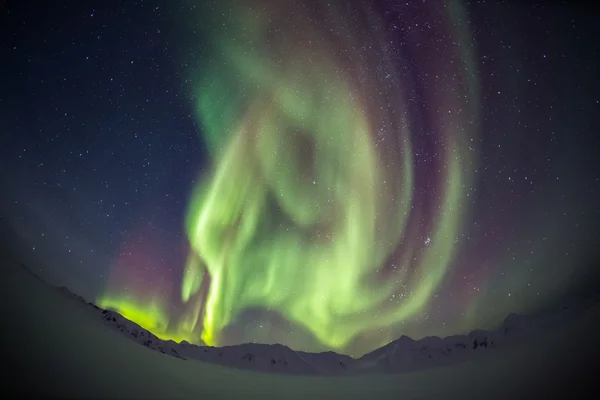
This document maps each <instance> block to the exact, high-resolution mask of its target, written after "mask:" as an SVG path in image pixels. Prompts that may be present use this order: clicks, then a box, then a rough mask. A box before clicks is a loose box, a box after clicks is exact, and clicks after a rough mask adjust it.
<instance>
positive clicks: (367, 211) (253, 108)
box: [99, 1, 476, 351]
mask: <svg viewBox="0 0 600 400" xmlns="http://www.w3.org/2000/svg"><path fill="white" fill-rule="evenodd" d="M225 3H226V4H225ZM242 3H243V6H242ZM356 3H357V4H360V2H356ZM363 3H364V2H363ZM218 4H219V6H217V7H216V8H215V9H214V10H212V12H209V11H210V10H208V9H209V7H207V8H206V9H202V11H201V13H203V17H202V19H203V21H209V20H210V21H211V23H207V24H203V25H204V27H203V28H202V29H204V30H205V32H204V33H206V37H209V38H211V39H214V40H212V41H211V42H210V43H207V44H205V49H208V50H205V51H207V52H208V53H209V54H210V57H206V58H207V59H208V60H210V61H204V62H203V64H202V65H200V66H196V67H197V69H190V71H189V80H188V82H191V83H192V92H193V93H192V98H193V99H194V101H195V105H196V110H197V117H198V118H199V121H200V123H201V125H202V133H203V134H204V135H205V138H204V139H205V141H206V143H207V144H208V146H209V148H210V149H211V153H212V156H213V161H214V162H213V167H212V169H211V171H210V173H208V174H205V175H204V176H203V177H202V179H201V183H200V184H198V186H197V187H196V189H195V191H194V192H193V194H192V197H191V200H190V203H189V212H188V216H187V219H186V229H187V235H188V238H189V243H190V247H191V251H190V255H189V258H188V262H187V264H186V265H185V267H184V274H183V278H182V284H181V302H182V304H184V306H185V310H184V312H182V313H181V314H180V315H179V316H178V318H174V319H173V320H171V321H170V320H169V317H168V314H169V313H168V312H167V311H166V310H167V307H166V306H165V307H160V306H159V305H157V304H155V303H153V304H144V302H142V301H136V300H135V299H134V298H132V297H130V296H126V295H124V294H123V293H117V292H115V291H111V290H108V291H107V292H106V293H105V294H104V295H103V296H102V297H101V299H100V301H99V305H100V306H101V307H106V308H112V309H116V310H118V311H120V312H121V313H124V315H125V316H126V317H128V318H130V319H132V320H134V321H136V322H138V323H140V325H142V326H143V327H145V328H147V329H149V330H151V331H152V332H154V333H155V334H157V336H159V337H162V338H170V339H173V340H177V341H180V340H187V341H189V342H192V343H200V342H201V341H202V342H204V343H205V344H208V345H219V344H220V338H219V335H220V333H221V332H222V331H223V330H224V329H225V328H226V327H227V326H229V325H230V324H232V323H235V321H236V318H238V317H239V316H240V314H241V313H242V312H244V311H245V310H248V309H266V310H270V311H274V312H277V313H279V314H280V315H281V316H282V317H283V318H285V319H286V320H287V321H289V322H291V323H293V324H295V325H296V326H299V327H302V328H303V329H304V330H306V331H308V332H310V333H311V334H312V335H314V338H315V339H316V340H317V341H318V342H319V343H320V344H321V345H322V347H323V348H327V349H333V350H337V351H345V350H346V349H349V348H350V347H351V344H352V342H353V340H356V339H357V338H358V337H360V336H368V337H370V336H369V335H372V333H373V332H378V333H379V334H378V335H376V339H374V340H372V341H371V342H370V343H369V348H368V349H367V350H371V349H373V348H375V347H377V346H380V345H382V344H384V343H386V342H389V341H390V340H392V339H394V338H395V337H393V336H392V335H393V332H392V330H391V329H389V328H390V327H393V326H398V324H401V323H402V322H403V321H406V320H408V319H410V318H413V317H415V316H416V315H418V314H419V312H421V311H422V310H423V309H424V308H425V307H426V306H427V304H428V301H429V300H430V298H431V296H433V295H434V294H435V292H436V289H437V288H438V287H439V285H440V284H441V282H442V281H443V279H444V277H445V276H446V275H447V273H448V271H449V269H450V267H451V265H452V261H453V257H454V253H455V249H456V242H457V240H458V237H459V235H460V233H461V229H462V223H463V221H464V219H465V206H464V202H465V195H466V190H467V188H468V187H469V185H470V176H471V168H473V164H474V160H473V159H472V158H471V157H470V153H469V152H468V151H466V150H465V149H466V148H467V145H466V143H467V141H468V140H469V137H470V135H472V134H473V133H474V132H473V131H474V126H475V123H474V122H473V121H474V120H475V115H474V111H473V110H474V109H475V106H474V102H475V101H476V85H475V83H474V82H473V79H474V78H473V76H474V75H475V73H474V71H473V68H472V63H471V62H470V60H469V57H470V55H469V53H468V51H466V50H465V49H466V48H467V47H466V46H468V45H469V44H468V43H465V41H466V40H467V39H468V33H466V32H467V31H466V30H465V28H464V26H465V23H464V17H463V16H462V9H461V8H460V5H458V4H457V3H454V2H451V3H448V7H444V8H443V13H445V14H444V15H443V18H444V21H445V23H444V24H443V25H444V26H443V27H442V28H437V29H440V30H444V33H443V34H444V35H446V36H445V41H446V42H448V41H450V40H455V41H456V43H455V44H454V45H453V46H454V47H453V48H452V50H451V51H447V50H446V51H445V52H444V51H439V52H437V55H436V56H437V57H438V59H437V60H436V63H435V64H436V65H432V66H428V67H427V68H428V70H429V71H437V73H439V74H440V76H443V75H445V74H448V75H449V74H450V73H452V72H454V71H458V72H455V75H454V77H455V79H452V80H451V81H450V79H449V78H448V77H446V78H444V80H443V85H444V89H443V90H441V89H440V88H430V89H428V90H429V91H428V92H427V98H428V101H430V102H431V103H432V104H435V107H434V106H432V109H434V108H436V107H437V111H435V110H433V111H431V112H430V114H428V115H427V118H429V119H432V120H433V121H434V122H432V124H433V125H434V129H435V130H436V140H435V143H436V151H437V152H439V153H440V154H441V158H442V159H443V163H441V164H440V165H436V166H435V168H430V170H429V172H428V173H427V174H426V175H427V176H428V177H429V178H428V179H429V182H433V184H434V185H433V186H430V185H428V187H429V190H430V191H432V193H434V194H433V195H431V194H430V197H431V198H433V201H432V202H431V204H429V205H428V206H427V209H424V207H423V206H422V204H419V199H420V196H421V195H420V192H418V191H417V188H418V187H419V186H418V185H419V179H420V176H421V175H422V174H421V175H420V172H419V171H418V170H417V167H416V162H415V153H414V149H413V139H412V138H411V134H412V130H411V123H412V122H411V118H410V116H409V115H408V107H407V106H406V98H405V92H406V91H407V90H408V86H409V84H410V82H403V80H402V79H401V76H400V74H399V73H398V71H397V69H398V67H397V65H395V64H394V62H392V61H391V60H390V59H389V55H388V54H387V53H386V52H385V51H383V50H382V49H383V48H384V47H385V40H384V34H383V29H382V28H381V25H382V22H381V21H379V20H378V19H377V18H376V17H375V13H374V12H372V11H371V10H368V9H366V8H364V6H361V8H360V9H359V10H360V11H361V12H360V13H354V14H353V15H354V17H353V18H352V19H349V18H343V16H344V15H347V14H348V11H347V10H346V7H347V4H348V3H347V2H345V1H339V2H330V4H328V5H325V4H324V3H320V2H310V6H307V5H306V4H307V2H304V3H302V2H290V3H289V4H287V3H286V4H287V5H286V7H284V8H285V9H282V7H277V6H276V4H275V2H273V1H250V2H219V3H218ZM429 7H433V8H435V10H434V11H435V12H436V13H437V14H440V12H442V11H441V10H442V8H441V3H440V5H439V6H437V7H436V6H429ZM438 8H439V9H438ZM225 10H226V12H225ZM199 13H200V12H199ZM206 13H209V14H208V15H210V16H211V17H212V19H210V18H208V17H207V16H206ZM432 13H433V11H432ZM357 15H358V16H357ZM193 16H194V15H192V17H193ZM438 17H439V15H438ZM461 19H462V21H460V20H461ZM457 21H459V22H462V24H459V23H456V22H457ZM460 27H462V28H460ZM440 35H442V34H441V33H440ZM366 39H369V40H370V42H371V43H374V42H375V43H378V44H379V46H365V45H364V43H365V41H366ZM415 40H418V39H415ZM419 40H420V39H419ZM422 40H426V39H424V38H422ZM430 40H431V39H430ZM446 42H445V43H444V44H443V46H445V47H443V48H447V47H448V46H449V45H448V43H446ZM433 49H435V46H433V47H432V50H430V51H431V52H433V51H434V50H433ZM429 56H430V57H431V54H430V55H429ZM395 63H396V64H397V61H396V62H395ZM378 66H383V68H384V70H385V71H386V72H384V73H382V72H381V68H378ZM448 70H450V72H447V71H448ZM465 71H466V72H465ZM430 73H431V72H430ZM383 75H385V79H384V76H383ZM441 79H442V77H440V80H439V81H438V83H439V84H440V85H441V84H442V83H441V82H442V81H441ZM439 110H444V111H443V112H439ZM469 110H471V111H469ZM420 190H422V189H421V188H419V191H420ZM432 214H434V215H432ZM411 219H413V220H414V221H417V222H413V223H412V224H411V223H410V220H411ZM423 226H426V227H427V233H426V235H425V236H426V237H427V238H428V239H427V242H426V243H424V240H425V239H424V236H423V235H422V234H421V233H422V227H423ZM204 286H206V290H205V291H203V290H202V288H203V287H204ZM392 298H394V299H395V300H394V301H390V299H392ZM398 299H401V300H398ZM380 332H384V333H380Z"/></svg>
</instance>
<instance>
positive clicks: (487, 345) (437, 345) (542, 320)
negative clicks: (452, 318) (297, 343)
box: [59, 288, 595, 375]
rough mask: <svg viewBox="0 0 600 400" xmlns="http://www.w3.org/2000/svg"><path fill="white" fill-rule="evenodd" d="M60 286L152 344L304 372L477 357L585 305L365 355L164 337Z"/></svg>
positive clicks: (421, 365) (246, 365)
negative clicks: (217, 344) (199, 342)
mask: <svg viewBox="0 0 600 400" xmlns="http://www.w3.org/2000/svg"><path fill="white" fill-rule="evenodd" d="M59 291H60V292H61V293H62V294H63V295H67V296H69V297H71V298H73V300H75V301H79V302H82V303H85V304H87V305H88V306H89V307H90V309H91V310H93V312H96V313H97V314H98V317H99V318H102V320H103V321H104V323H105V324H107V325H108V326H110V327H112V328H113V329H117V330H119V331H121V332H122V333H123V334H124V335H126V336H127V337H129V338H130V339H131V340H133V341H135V342H136V343H138V344H140V345H142V346H145V347H147V348H148V349H151V350H154V351H157V352H160V353H163V354H167V355H170V356H173V357H176V358H180V359H185V360H199V361H203V362H208V363H213V364H220V365H225V366H229V367H234V368H242V369H250V370H255V371H261V372H278V373H291V374H301V375H314V374H325V375H339V374H359V373H395V372H407V371H413V370H420V369H427V368H433V367H439V366H447V365H452V364H456V363H460V362H464V361H468V360H473V359H475V358H478V357H482V356H485V355H486V354H490V353H493V352H494V351H495V350H496V349H499V348H503V347H507V346H511V345H517V344H519V343H527V341H530V340H536V336H537V335H539V334H541V333H543V330H545V329H548V328H551V327H552V326H556V325H558V324H560V322H563V321H564V320H565V319H568V318H569V317H572V316H574V315H575V314H577V313H578V311H581V308H582V307H581V305H580V306H578V307H573V306H571V307H562V308H561V309H559V310H555V311H554V312H549V313H546V314H541V315H537V316H535V315H527V316H526V315H517V314H510V315H509V316H508V317H506V319H505V320H504V322H503V323H502V324H501V325H500V326H499V327H498V328H497V329H496V330H493V331H484V330H475V331H472V332H471V333H469V334H467V335H455V336H449V337H446V338H440V337H425V338H423V339H420V340H413V339H411V338H409V337H407V336H402V337H400V338H399V339H397V340H395V341H393V342H391V343H389V344H387V345H385V346H383V347H381V348H379V349H376V350H374V351H372V352H370V353H368V354H366V355H364V356H363V357H361V358H359V359H354V358H351V357H349V356H347V355H342V354H337V353H334V352H324V353H307V352H303V351H294V350H292V349H290V348H289V347H287V346H283V345H279V344H275V345H269V344H257V343H247V344H241V345H236V346H224V347H211V346H203V345H200V346H198V345H193V344H190V343H188V342H185V341H184V342H181V343H176V342H174V341H172V340H161V339H159V338H158V337H156V336H155V335H154V334H152V333H150V332H148V331H147V330H145V329H143V328H141V327H140V326H139V325H137V324H136V323H134V322H132V321H129V320H127V319H126V318H125V317H123V316H121V315H120V314H119V313H117V312H115V311H110V310H103V309H101V308H99V307H97V306H96V305H94V304H92V303H90V302H86V301H85V300H84V299H83V298H82V297H80V296H77V295H75V294H74V293H72V292H70V291H69V290H68V289H66V288H60V289H59ZM594 304H595V303H594ZM588 306H589V304H588ZM584 308H585V307H584Z"/></svg>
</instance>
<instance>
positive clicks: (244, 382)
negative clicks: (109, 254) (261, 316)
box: [0, 266, 599, 399]
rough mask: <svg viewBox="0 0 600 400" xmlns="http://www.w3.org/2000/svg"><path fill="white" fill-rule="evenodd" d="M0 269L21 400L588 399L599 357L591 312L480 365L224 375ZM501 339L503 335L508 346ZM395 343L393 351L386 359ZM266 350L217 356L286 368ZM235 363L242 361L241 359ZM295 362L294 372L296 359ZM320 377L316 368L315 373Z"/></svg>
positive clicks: (7, 377) (518, 321)
mask: <svg viewBox="0 0 600 400" xmlns="http://www.w3.org/2000/svg"><path fill="white" fill-rule="evenodd" d="M1 272H2V276H1V277H0V278H1V279H0V282H1V284H2V285H3V287H2V290H0V296H1V297H0V299H1V301H0V315H2V319H3V321H4V323H3V329H2V333H3V339H4V340H3V341H2V343H3V347H2V352H3V353H2V360H3V363H4V365H5V366H8V369H7V370H6V371H5V374H4V376H3V378H4V379H3V383H2V386H3V393H9V394H10V393H12V392H13V391H15V390H16V391H18V392H19V393H20V394H26V393H30V394H31V393H33V394H35V393H37V394H44V395H47V396H58V397H62V396H74V397H79V398H81V397H85V398H90V397H95V398H98V397H101V398H114V397H129V398H207V399H237V398H243V399H248V398H263V399H271V398H273V399H284V398H285V399H306V398H316V399H321V398H323V399H324V398H344V399H375V398H376V399H414V398H419V399H425V398H426V399H448V398H461V399H478V398H485V399H505V398H511V399H514V398H540V396H542V395H548V394H552V395H554V396H558V395H560V394H561V393H564V391H566V390H568V391H569V392H568V394H569V396H571V397H570V398H589V397H585V396H583V390H584V389H585V390H587V389H588V388H589V386H586V385H590V384H591V383H590V382H592V383H594V384H595V382H593V381H584V380H582V378H584V377H585V374H586V371H587V372H589V371H591V370H588V368H587V367H588V363H591V361H594V362H595V360H596V356H597V342H596V340H595V338H596V337H598V333H599V329H598V322H599V320H598V306H597V305H595V306H593V307H588V308H586V309H585V311H583V312H577V313H574V315H573V316H572V318H569V319H568V324H567V323H564V324H562V325H560V324H559V325H553V329H551V330H548V334H545V335H541V334H540V333H537V334H535V335H534V337H535V340H529V341H526V340H520V339H519V340H517V341H516V342H515V343H510V345H509V342H510V341H509V340H508V339H507V341H506V342H505V344H502V345H500V344H498V346H497V347H496V348H495V350H494V351H493V352H489V351H488V350H489V349H490V347H489V343H491V340H490V342H489V343H488V348H486V347H483V348H481V346H479V345H478V347H477V348H476V349H471V350H469V351H470V352H479V354H484V352H487V354H489V355H490V356H489V357H475V358H469V359H468V360H466V361H464V362H458V363H454V364H452V365H447V366H438V367H436V368H427V369H417V370H413V371H411V372H405V373H400V374H397V373H395V374H387V373H386V374H377V373H364V374H358V375H356V374H353V375H351V376H335V377H332V376H323V375H322V374H318V375H316V374H313V375H308V376H306V375H305V376H301V375H297V374H269V373H257V372H253V371H245V370H239V369H233V368H227V367H224V366H221V365H217V364H214V363H212V361H211V362H210V363H209V362H201V361H194V360H191V358H194V357H192V355H193V354H192V353H193V352H196V351H198V349H200V351H202V352H203V349H202V348H197V347H192V346H188V347H191V349H185V351H184V350H182V351H181V354H182V357H184V358H187V359H186V360H183V359H181V358H177V357H172V356H169V355H168V352H166V351H165V353H167V354H162V353H161V352H160V351H150V350H149V349H148V348H145V347H144V346H142V345H137V344H135V343H134V340H133V339H136V338H135V337H133V336H132V335H131V334H130V333H131V332H132V330H129V332H130V333H128V334H127V335H124V333H125V332H121V330H120V329H119V328H118V325H119V324H122V321H121V322H118V319H117V318H116V317H115V321H112V317H111V318H110V321H107V320H105V319H103V318H102V316H103V315H104V316H106V315H112V314H108V312H107V313H105V314H102V311H101V310H96V309H95V308H94V307H93V306H90V305H88V304H86V303H85V302H83V301H74V299H73V298H72V297H69V296H65V295H64V294H61V293H60V292H59V291H58V290H57V289H55V288H52V287H50V286H48V285H46V284H44V283H43V282H40V281H37V280H35V279H33V278H32V276H29V275H27V274H26V273H24V272H23V271H21V270H19V269H18V268H4V266H3V268H2V271H1ZM558 315H559V314H556V315H554V316H551V317H546V318H545V319H542V320H541V322H539V324H541V325H544V324H551V323H552V322H551V321H552V319H553V318H554V320H555V321H556V320H564V318H563V317H561V316H558ZM523 318H525V317H511V318H509V319H508V320H507V324H506V325H509V326H512V327H513V328H516V329H514V330H513V332H518V331H519V327H521V326H522V325H527V324H525V323H524V321H527V319H523ZM509 326H506V328H509ZM536 326H538V325H536ZM509 331H510V330H509ZM509 331H507V333H506V334H505V336H506V338H510V337H511V336H510V335H509V334H508V332H509ZM481 334H484V333H476V334H475V335H474V336H473V338H478V339H477V340H478V343H479V340H480V339H481V338H480V336H478V335H481ZM484 335H485V334H484ZM138 336H139V335H138ZM464 339H465V338H464V337H456V338H447V339H443V340H442V339H439V338H434V339H430V338H429V339H425V340H423V341H411V340H410V339H408V338H400V339H399V340H398V341H396V342H394V343H393V344H390V345H388V346H385V347H384V348H382V349H379V350H377V352H374V353H371V354H370V355H367V356H365V357H363V359H361V360H358V361H357V363H358V362H359V363H361V365H364V364H365V363H366V362H367V361H370V362H373V361H374V360H376V359H377V358H378V357H381V358H380V359H379V360H378V361H377V362H376V363H375V364H374V365H378V366H380V367H381V366H382V365H383V366H386V365H393V364H394V363H397V364H398V365H400V364H401V363H402V362H406V361H402V360H404V358H402V357H392V355H399V354H401V353H402V352H404V353H407V352H408V353H410V354H413V353H416V354H413V355H412V356H411V357H412V358H411V361H410V363H409V364H410V365H413V366H414V365H419V362H421V361H419V360H423V359H427V360H429V357H428V356H425V354H426V353H429V354H436V353H435V352H433V353H432V350H431V349H436V351H440V349H441V348H442V344H450V343H454V344H456V343H463V342H464ZM482 340H484V339H482ZM511 340H512V339H511ZM484 341H485V340H484ZM417 343H419V344H417ZM422 344H425V345H426V346H427V349H426V350H424V352H423V354H420V353H419V351H414V348H415V346H417V347H416V348H417V349H419V347H418V346H419V345H421V346H422ZM464 344H465V345H466V343H464ZM394 345H397V346H395V350H394V351H392V349H394ZM178 346H179V348H181V347H186V346H185V345H184V346H181V345H178ZM267 347H268V346H267ZM234 348H235V349H234ZM272 348H273V349H274V350H273V352H272V353H267V352H265V350H264V349H265V348H264V347H263V346H260V345H253V346H247V345H243V346H232V347H231V348H225V349H223V352H225V351H227V356H225V355H224V357H226V358H229V357H231V359H232V360H233V361H235V362H236V363H238V364H239V363H240V361H239V360H238V356H239V358H240V359H241V358H243V356H244V355H245V354H246V353H245V351H246V350H248V352H250V353H252V354H254V353H256V356H257V358H256V359H255V360H256V364H258V365H259V366H260V368H263V367H264V363H263V362H262V361H258V360H259V359H263V358H264V359H266V360H268V362H271V361H270V358H272V357H273V356H274V355H280V354H283V355H285V357H286V360H287V361H288V365H289V364H290V360H292V359H293V358H292V357H293V354H292V353H293V352H292V353H289V351H291V350H289V349H287V348H284V347H283V346H274V347H272ZM501 349H502V350H501ZM213 350H216V351H217V352H218V351H219V350H217V349H213ZM230 350H231V351H230ZM467 350H468V349H466V348H465V349H464V353H463V354H465V355H466V354H468V353H467ZM480 350H481V351H480ZM209 351H212V350H209ZM184 353H185V354H186V355H183V354H184ZM217 354H218V353H217ZM224 354H225V353H224ZM295 354H296V355H298V357H299V358H300V359H302V360H304V361H305V362H306V363H307V364H310V365H311V366H315V365H319V366H320V367H321V368H324V366H327V365H329V366H331V365H334V363H335V361H336V360H337V358H336V357H337V355H335V354H331V353H323V354H321V355H307V354H305V353H300V352H298V353H295ZM211 356H212V357H214V354H212V355H211ZM288 356H289V357H290V358H289V359H288ZM437 356H439V357H443V355H440V354H438V355H437ZM217 357H218V355H217ZM341 357H342V358H343V357H344V356H341ZM432 357H433V356H432ZM457 358H458V357H457ZM315 360H317V361H315ZM325 360H328V361H325ZM382 360H387V361H385V362H384V361H382ZM276 361H277V360H276ZM241 362H248V363H251V361H248V360H247V359H245V360H242V361H241ZM426 362H428V361H426ZM298 365H304V364H301V363H300V362H299V364H298ZM357 365H358V364H357ZM236 366H238V365H236ZM313 368H314V367H313ZM394 368H396V367H394ZM314 369H315V370H316V369H317V368H314ZM392 369H393V368H392ZM318 372H323V371H322V370H321V369H319V371H318ZM325 372H326V371H325ZM371 372H375V371H373V370H371ZM575 373H578V374H579V375H577V374H575ZM561 391H563V392H561ZM572 396H575V397H572ZM565 398H566V397H565Z"/></svg>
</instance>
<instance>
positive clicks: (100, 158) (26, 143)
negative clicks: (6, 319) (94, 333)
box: [0, 0, 600, 355]
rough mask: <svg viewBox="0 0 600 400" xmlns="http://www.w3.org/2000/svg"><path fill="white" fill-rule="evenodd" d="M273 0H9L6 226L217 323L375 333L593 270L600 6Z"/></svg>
mask: <svg viewBox="0 0 600 400" xmlns="http://www.w3.org/2000/svg"><path fill="white" fill-rule="evenodd" d="M282 3H284V2H283V1H275V0H265V1H259V0H253V1H248V2H232V1H221V2H210V1H206V2H193V1H173V2H159V1H123V2H104V1H102V2H100V1H86V2H64V3H62V2H47V3H44V4H41V3H40V2H28V1H8V2H6V1H5V2H3V3H2V4H1V5H0V11H1V18H2V19H1V21H0V31H1V35H2V38H3V40H2V41H1V42H0V49H1V50H0V51H1V53H0V59H1V60H2V76H1V80H0V85H1V86H0V132H1V133H2V139H3V140H2V146H1V147H0V179H1V189H0V190H1V192H0V193H1V203H0V206H1V208H0V233H1V235H2V237H3V238H4V239H3V242H4V246H5V247H7V248H9V249H10V250H11V251H12V253H13V255H14V256H16V257H17V258H18V259H19V260H20V261H22V262H24V263H26V264H27V265H29V266H30V267H31V268H32V269H33V270H34V271H36V273H38V274H39V275H40V276H41V277H43V278H44V279H46V280H48V281H49V282H51V283H53V284H56V285H61V286H67V287H69V288H70V289H71V290H72V291H73V292H75V293H78V294H81V295H82V296H83V297H85V298H86V299H88V300H90V301H94V302H97V303H98V304H99V305H100V306H102V307H106V308H113V309H116V310H118V311H120V312H122V313H123V314H124V315H125V316H126V317H128V318H131V319H133V320H135V321H136V322H138V323H140V325H142V326H144V327H146V328H148V329H150V330H151V331H153V332H155V333H156V334H157V335H158V336H159V337H164V338H173V339H176V340H188V341H190V342H195V343H200V342H201V341H202V342H204V343H207V344H211V345H223V344H235V343H240V342H250V341H255V342H264V343H276V342H277V343H283V344H286V345H289V346H290V347H292V348H294V349H301V350H309V351H317V350H335V351H338V352H345V353H349V354H353V355H360V354H362V353H365V352H367V351H370V350H372V349H374V348H376V347H379V346H381V345H383V344H385V343H387V342H389V341H390V340H393V339H395V338H397V337H399V336H401V335H403V334H406V335H409V336H411V337H414V338H419V337H422V336H425V335H441V336H445V335H449V334H454V333H463V332H465V331H468V330H471V329H475V328H489V327H493V326H494V325H495V324H497V323H499V322H500V321H501V320H502V319H503V318H504V317H506V315H507V314H508V313H510V312H532V311H535V310H537V309H540V308H544V307H549V306H554V305H556V304H560V303H561V302H564V301H568V300H569V299H571V298H573V296H575V295H576V294H580V293H581V292H582V290H584V289H586V288H587V289H586V290H594V288H595V286H593V283H595V282H597V281H595V279H596V278H597V275H596V273H595V270H597V266H598V255H599V253H600V252H599V250H598V248H599V245H600V240H599V233H600V228H598V222H600V168H599V165H598V162H597V159H596V157H595V154H594V153H595V151H596V150H597V148H598V143H599V140H598V139H597V136H598V133H600V129H599V128H600V124H599V123H598V115H599V113H600V84H599V80H598V71H600V63H599V60H600V57H599V53H598V51H599V45H598V37H600V31H599V29H600V28H599V26H598V23H597V15H598V12H597V9H593V8H592V7H591V6H590V7H584V6H573V5H568V3H569V2H565V4H560V3H559V2H537V3H536V2H517V1H514V2H503V3H501V2H495V1H492V2H483V1H482V2H468V3H466V4H462V3H458V2H448V3H446V5H444V4H443V3H442V2H441V1H440V2H432V4H426V3H423V2H406V3H404V2H398V1H377V2H374V3H373V4H372V6H370V7H367V6H365V5H364V3H365V2H360V1H348V2H343V1H332V2H324V1H323V2H321V1H315V0H310V1H308V0H307V1H302V0H290V1H289V2H288V1H286V2H285V4H286V5H285V7H282V6H281V4H282ZM51 4H52V5H51ZM361 4H363V5H361ZM583 284H586V285H587V286H585V285H583ZM589 288H592V289H589Z"/></svg>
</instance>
